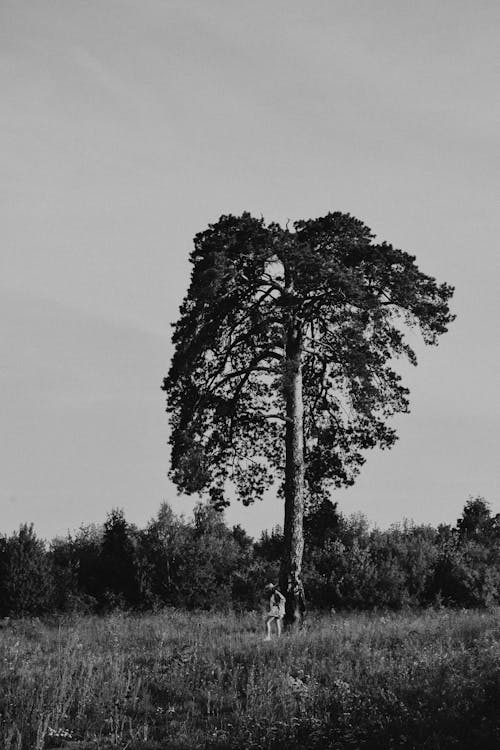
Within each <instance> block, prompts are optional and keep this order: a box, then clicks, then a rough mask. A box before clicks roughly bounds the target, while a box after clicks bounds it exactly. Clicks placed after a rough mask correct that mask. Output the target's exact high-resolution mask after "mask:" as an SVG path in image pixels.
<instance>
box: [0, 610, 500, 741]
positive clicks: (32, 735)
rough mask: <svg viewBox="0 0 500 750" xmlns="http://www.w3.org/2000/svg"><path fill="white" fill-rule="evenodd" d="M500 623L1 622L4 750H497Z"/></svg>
mask: <svg viewBox="0 0 500 750" xmlns="http://www.w3.org/2000/svg"><path fill="white" fill-rule="evenodd" d="M499 614H500V613H499V612H497V611H495V612H488V613H478V612H458V613H457V612H448V611H441V612H431V611H429V612H424V613H420V614H416V613H405V614H398V615H383V616H382V615H360V614H356V615H349V616H342V615H334V616H331V617H326V616H322V617H311V618H310V620H309V622H308V626H307V628H305V629H304V630H302V631H300V632H297V633H293V634H287V635H285V636H284V637H282V638H281V639H280V640H277V639H275V640H274V641H272V642H271V643H266V642H264V640H263V635H264V633H263V627H262V620H261V618H260V617H259V615H258V614H255V613H252V614H248V615H242V616H235V615H232V614H231V615H227V616H223V615H221V614H206V613H205V614H188V613H184V612H178V611H166V612H165V613H163V614H158V615H142V616H132V615H121V614H116V615H112V616H108V617H106V618H97V617H85V618H84V617H81V618H74V619H65V620H61V621H59V622H57V621H55V622H52V623H43V622H39V621H30V620H19V621H13V622H7V623H5V622H4V623H3V627H1V629H0V674H1V676H0V712H1V718H0V747H2V748H5V750H44V749H45V748H50V747H66V748H70V747H71V748H75V749H76V748H81V749H82V750H83V748H85V749H86V750H87V749H88V750H91V749H92V750H94V749H100V748H121V749H122V750H125V749H127V750H156V749H158V750H159V749H160V748H162V749H166V748H172V749H173V748H176V749H177V750H181V748H185V749H187V748H206V749H207V750H209V749H211V750H215V749H218V750H223V749H227V750H229V749H230V748H248V749H249V750H251V749H252V748H269V749H270V750H271V749H273V750H279V749H281V748H282V749H283V750H284V749H285V748H311V749H312V748H318V749H319V748H327V747H332V748H338V749H339V750H343V749H344V748H390V747H401V748H403V747H404V748H435V749H436V750H437V749H438V748H448V747H450V748H451V747H453V748H464V749H465V748H483V749H485V750H487V749H489V748H498V747H499V746H500V619H499Z"/></svg>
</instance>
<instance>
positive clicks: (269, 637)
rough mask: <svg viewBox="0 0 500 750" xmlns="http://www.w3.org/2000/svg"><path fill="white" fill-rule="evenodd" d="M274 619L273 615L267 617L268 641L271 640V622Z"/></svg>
mask: <svg viewBox="0 0 500 750" xmlns="http://www.w3.org/2000/svg"><path fill="white" fill-rule="evenodd" d="M272 621H273V618H272V617H268V618H267V619H266V641H270V640H271V623H272Z"/></svg>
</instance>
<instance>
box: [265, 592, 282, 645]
mask: <svg viewBox="0 0 500 750" xmlns="http://www.w3.org/2000/svg"><path fill="white" fill-rule="evenodd" d="M266 592H267V593H268V595H269V612H268V614H267V617H266V638H265V640H266V641H270V640H271V625H272V624H273V622H275V623H276V633H277V635H278V638H279V637H280V635H281V623H282V622H283V618H284V616H285V597H284V596H283V594H282V593H281V591H280V590H279V588H278V587H277V586H275V585H274V583H268V584H267V586H266Z"/></svg>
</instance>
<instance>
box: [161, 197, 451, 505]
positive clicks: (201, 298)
mask: <svg viewBox="0 0 500 750" xmlns="http://www.w3.org/2000/svg"><path fill="white" fill-rule="evenodd" d="M190 259H191V262H192V275H191V283H190V286H189V289H188V292H187V296H186V297H185V299H184V302H183V303H182V306H181V309H180V317H179V320H178V321H177V323H176V324H175V327H174V334H173V343H174V345H175V352H174V355H173V359H172V364H171V367H170V371H169V374H168V377H167V378H165V381H164V385H163V388H164V390H165V391H166V392H167V410H168V411H169V413H170V419H171V426H172V432H171V438H170V441H171V447H172V453H171V476H172V479H173V480H174V482H175V483H176V484H177V486H178V488H179V490H180V491H183V492H185V493H188V494H189V493H193V492H203V491H207V492H208V493H209V495H210V498H211V500H212V502H213V503H214V504H215V505H216V506H223V505H225V504H227V486H228V484H230V485H231V486H232V487H233V491H234V492H235V493H236V495H237V497H238V498H239V499H240V500H242V501H243V503H245V504H248V503H251V502H252V501H254V500H255V499H257V498H261V497H262V496H263V494H264V492H265V490H266V489H267V488H268V487H269V486H270V485H271V484H272V483H273V481H274V480H275V479H276V478H277V479H278V481H279V484H280V487H281V490H283V488H284V486H285V479H286V477H285V473H286V458H285V452H286V451H285V448H286V439H285V438H286V427H287V422H288V423H289V422H290V419H291V418H290V413H289V412H287V398H286V394H287V383H288V381H289V375H290V372H291V370H293V368H294V365H293V356H292V355H291V342H293V343H294V346H295V349H294V351H295V350H296V351H297V352H298V353H299V357H300V368H301V384H300V388H301V391H302V393H301V396H302V397H303V420H302V426H301V427H300V431H301V433H302V434H303V441H304V445H303V449H304V462H303V463H304V483H305V489H306V493H307V494H308V496H309V498H310V499H311V500H314V499H317V500H318V501H320V500H321V499H322V498H324V497H325V496H327V495H328V492H329V491H330V489H331V488H332V487H339V486H342V485H350V484H352V483H353V481H354V479H355V477H356V475H357V473H358V471H359V468H360V466H361V465H362V464H363V461H364V455H363V453H364V451H365V450H366V449H369V448H374V447H376V446H378V447H380V448H387V447H390V446H391V445H392V444H393V443H394V441H395V440H396V433H395V430H394V428H393V427H392V426H391V425H390V424H389V423H388V418H390V417H391V416H392V415H394V414H395V413H398V412H405V411H407V409H408V395H409V393H408V389H407V388H406V387H405V386H404V384H403V383H402V380H401V377H400V375H399V374H398V372H397V370H396V367H397V363H396V360H397V359H398V358H400V357H405V358H406V359H407V360H409V361H410V362H411V363H412V364H416V356H415V352H414V350H413V349H412V347H411V346H410V345H409V343H408V341H407V338H406V336H405V334H406V331H407V330H408V328H411V327H417V328H418V329H419V330H420V332H421V334H422V336H423V340H424V341H425V343H426V344H429V345H433V344H436V343H437V340H438V337H439V336H440V335H441V334H442V333H444V332H445V331H446V330H447V327H448V324H449V323H450V321H451V320H452V319H453V316H452V314H451V313H450V309H449V305H448V303H449V300H450V298H451V296H452V294H453V288H452V287H451V286H450V285H448V284H446V283H442V284H439V283H437V281H436V280H435V279H434V278H432V277H431V276H428V275H426V274H424V273H422V272H421V271H420V270H419V268H418V267H417V265H416V262H415V257H414V256H413V255H410V254H409V253H407V252H405V251H403V250H400V249H397V248H395V247H393V245H391V244H388V243H386V242H381V243H378V242H376V241H375V237H374V235H373V234H372V232H371V230H370V229H369V228H368V227H367V226H366V225H365V224H363V222H361V221H359V220H358V219H356V218H354V217H352V216H350V215H349V214H344V213H339V212H335V213H329V214H328V215H326V216H324V217H321V218H318V219H311V220H307V221H296V222H295V223H294V224H293V226H292V227H289V226H288V225H287V226H286V227H281V226H280V225H278V224H276V223H270V224H266V223H265V222H264V219H263V218H255V217H253V216H251V215H250V214H249V213H243V214H242V215H241V216H231V215H227V216H221V217H220V219H219V220H218V221H217V222H216V223H214V224H211V225H209V227H208V228H207V229H206V231H203V232H201V233H199V234H197V235H196V237H195V239H194V249H193V250H192V252H191V256H190ZM296 369H297V367H295V370H296Z"/></svg>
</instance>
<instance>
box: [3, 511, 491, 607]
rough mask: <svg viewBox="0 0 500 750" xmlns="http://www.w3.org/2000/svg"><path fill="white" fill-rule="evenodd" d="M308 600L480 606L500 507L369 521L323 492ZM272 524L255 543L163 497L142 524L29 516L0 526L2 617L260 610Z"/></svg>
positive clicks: (278, 539)
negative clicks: (13, 527)
mask: <svg viewBox="0 0 500 750" xmlns="http://www.w3.org/2000/svg"><path fill="white" fill-rule="evenodd" d="M304 531H305V538H306V552H305V558H304V571H303V580H304V585H305V589H306V593H307V596H308V604H309V607H310V608H317V609H332V608H335V609H374V608H383V609H387V608H388V609H400V608H402V607H406V606H409V607H423V606H435V605H438V606H441V605H442V606H452V607H488V606H493V605H495V604H498V603H500V514H497V515H492V513H491V511H490V508H489V506H488V503H487V502H486V501H485V500H484V499H483V498H480V497H478V498H474V499H470V500H469V501H468V502H467V503H466V505H465V507H464V510H463V513H462V516H461V517H460V518H459V519H458V521H457V523H456V524H455V525H454V526H451V525H440V526H439V527H438V528H434V527H432V526H426V525H422V526H418V525H413V524H408V523H405V524H403V525H396V526H392V527H391V528H390V529H388V530H386V531H380V530H378V529H371V530H370V528H369V526H368V523H367V521H366V519H365V518H364V517H363V516H360V515H354V516H350V517H345V516H344V515H342V514H341V513H339V512H338V511H337V508H336V506H335V505H334V504H332V503H331V502H328V501H324V502H323V503H322V504H320V505H319V506H317V507H315V508H313V509H311V510H310V511H309V512H308V514H307V515H306V519H305V525H304ZM281 550H282V535H281V531H280V530H279V529H274V530H273V531H272V532H271V533H268V532H264V533H263V534H262V535H261V537H260V539H258V540H257V541H254V540H253V539H252V538H251V537H249V536H248V534H247V533H246V532H245V531H244V529H242V528H241V526H234V527H233V528H231V529H230V528H228V527H227V525H226V524H225V522H224V518H223V516H222V515H221V514H220V513H218V512H217V511H215V510H214V509H212V508H210V507H208V506H204V505H199V506H198V507H197V508H196V510H195V513H194V518H193V520H192V521H187V520H185V519H184V518H183V517H178V516H176V515H175V514H174V513H173V512H172V510H171V508H170V507H169V506H168V505H167V504H164V505H162V506H161V508H160V510H159V512H158V515H157V516H156V518H154V519H153V520H152V521H151V522H150V523H149V524H148V525H147V526H146V528H145V529H139V528H137V527H136V526H134V525H132V524H130V523H128V522H127V520H126V518H125V516H124V514H123V511H121V510H118V509H116V510H113V511H112V512H111V513H110V514H109V516H108V518H107V520H106V522H105V523H104V525H103V526H95V525H90V526H84V527H82V528H81V529H80V530H79V531H78V532H77V533H75V534H74V535H68V536H67V537H65V538H56V539H54V540H53V541H52V542H51V544H50V545H46V544H45V542H44V541H43V540H41V539H40V538H38V537H37V535H36V533H35V531H34V529H33V526H32V525H22V526H21V527H20V529H19V531H17V532H15V533H13V534H11V535H10V536H5V535H4V536H0V616H3V617H5V616H22V615H41V614H47V613H54V612H74V611H80V612H88V613H90V612H98V613H99V612H106V611H109V610H112V609H117V608H120V609H130V610H151V609H157V608H162V607H165V606H173V607H179V608H189V609H227V608H233V609H256V608H258V607H260V606H261V603H262V591H263V587H264V585H265V584H266V582H268V581H276V580H277V578H278V570H279V561H280V557H281Z"/></svg>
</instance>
